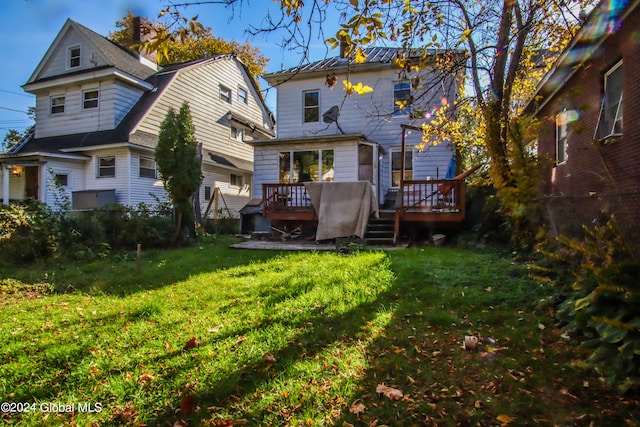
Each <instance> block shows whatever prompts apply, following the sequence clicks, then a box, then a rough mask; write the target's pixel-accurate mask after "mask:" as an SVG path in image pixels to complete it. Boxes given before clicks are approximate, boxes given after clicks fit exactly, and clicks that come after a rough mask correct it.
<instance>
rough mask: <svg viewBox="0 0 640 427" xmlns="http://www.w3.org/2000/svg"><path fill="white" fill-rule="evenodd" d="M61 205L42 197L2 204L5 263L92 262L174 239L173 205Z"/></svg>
mask: <svg viewBox="0 0 640 427" xmlns="http://www.w3.org/2000/svg"><path fill="white" fill-rule="evenodd" d="M60 203H61V204H60V206H58V208H64V209H58V210H54V209H52V208H51V207H49V206H47V205H46V204H44V203H42V202H38V201H36V200H26V201H24V202H22V203H12V204H10V205H0V251H2V254H3V257H2V261H1V262H3V263H7V262H8V263H11V262H13V263H18V264H23V263H29V262H33V261H42V260H44V259H47V258H51V257H66V258H69V259H76V260H81V259H85V260H89V259H94V258H104V257H106V256H107V255H108V254H109V253H111V251H113V250H126V249H132V248H135V247H136V245H137V244H141V245H142V246H143V247H144V248H162V247H168V246H169V245H170V244H171V243H172V237H173V234H174V230H175V226H174V225H173V220H172V216H171V213H172V209H171V208H170V206H168V205H167V204H163V203H160V204H158V205H157V206H154V207H153V208H151V207H150V206H148V205H145V204H143V203H141V204H139V205H138V206H136V207H127V206H122V205H110V206H105V207H104V208H102V209H97V210H92V211H87V212H70V211H69V210H66V208H68V207H69V206H67V204H66V203H65V199H64V197H62V198H61V202H60Z"/></svg>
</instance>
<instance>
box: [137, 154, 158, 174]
mask: <svg viewBox="0 0 640 427" xmlns="http://www.w3.org/2000/svg"><path fill="white" fill-rule="evenodd" d="M139 173H140V177H141V178H153V179H155V178H156V161H155V160H154V159H152V158H151V157H140V171H139Z"/></svg>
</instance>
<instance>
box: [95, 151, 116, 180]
mask: <svg viewBox="0 0 640 427" xmlns="http://www.w3.org/2000/svg"><path fill="white" fill-rule="evenodd" d="M114 176H116V157H115V156H106V157H98V178H107V177H114Z"/></svg>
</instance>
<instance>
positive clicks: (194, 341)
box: [184, 337, 198, 350]
mask: <svg viewBox="0 0 640 427" xmlns="http://www.w3.org/2000/svg"><path fill="white" fill-rule="evenodd" d="M197 346H198V340H197V339H196V337H191V338H190V339H189V341H187V343H186V344H185V345H184V350H189V349H190V348H193V347H197Z"/></svg>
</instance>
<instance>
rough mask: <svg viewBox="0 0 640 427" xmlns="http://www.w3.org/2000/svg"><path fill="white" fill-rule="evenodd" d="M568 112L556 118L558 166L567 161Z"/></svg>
mask: <svg viewBox="0 0 640 427" xmlns="http://www.w3.org/2000/svg"><path fill="white" fill-rule="evenodd" d="M567 121H568V116H567V112H566V111H563V112H562V113H560V114H558V115H557V116H556V165H559V164H561V163H564V162H566V161H567V136H568V132H567Z"/></svg>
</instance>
